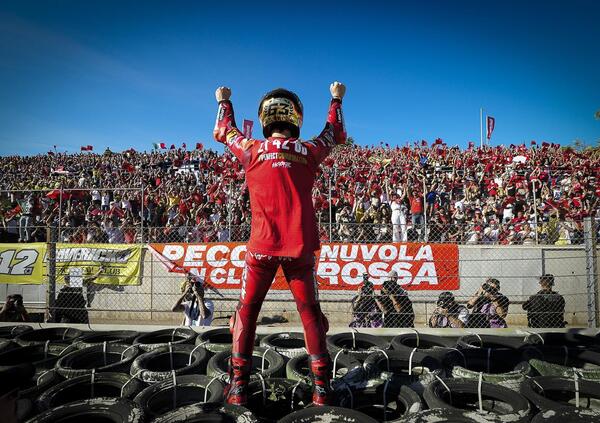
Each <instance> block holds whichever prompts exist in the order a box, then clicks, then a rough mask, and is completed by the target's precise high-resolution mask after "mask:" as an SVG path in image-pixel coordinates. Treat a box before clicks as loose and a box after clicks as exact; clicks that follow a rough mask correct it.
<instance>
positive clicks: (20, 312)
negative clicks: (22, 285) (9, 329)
mask: <svg viewBox="0 0 600 423" xmlns="http://www.w3.org/2000/svg"><path fill="white" fill-rule="evenodd" d="M28 321H29V314H28V313H27V310H25V306H24V305H23V296H22V295H21V294H12V295H9V296H7V297H6V302H5V303H4V305H3V306H2V310H0V322H28Z"/></svg>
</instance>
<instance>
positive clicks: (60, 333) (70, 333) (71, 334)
mask: <svg viewBox="0 0 600 423" xmlns="http://www.w3.org/2000/svg"><path fill="white" fill-rule="evenodd" d="M81 335H83V331H81V330H79V329H74V328H70V327H57V328H45V329H35V330H31V331H27V332H24V333H21V334H20V335H18V336H16V337H15V342H16V343H17V344H19V345H21V346H23V347H27V346H29V345H45V344H46V342H47V341H50V343H53V344H54V343H56V344H63V345H71V344H72V343H73V341H75V340H76V339H77V338H79V337H80V336H81Z"/></svg>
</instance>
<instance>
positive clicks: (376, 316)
mask: <svg viewBox="0 0 600 423" xmlns="http://www.w3.org/2000/svg"><path fill="white" fill-rule="evenodd" d="M351 305H352V322H350V325H349V326H350V327H351V328H380V327H383V319H382V316H381V310H380V309H379V307H378V306H377V303H376V302H375V291H374V290H373V283H372V282H371V281H369V275H368V274H367V273H364V274H363V284H362V286H361V287H360V291H359V292H358V295H357V296H355V297H354V298H352V302H351Z"/></svg>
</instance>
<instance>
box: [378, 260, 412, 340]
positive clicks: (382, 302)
mask: <svg viewBox="0 0 600 423" xmlns="http://www.w3.org/2000/svg"><path fill="white" fill-rule="evenodd" d="M375 302H376V303H377V306H378V307H379V309H380V310H381V311H382V313H383V327H385V328H412V327H414V326H415V312H414V310H413V305H412V301H411V300H410V298H408V293H407V292H406V290H404V289H403V288H402V287H401V286H400V285H398V272H396V271H395V270H392V271H391V272H390V273H389V274H388V279H387V280H386V281H385V282H384V283H383V286H382V287H381V295H379V296H377V297H375Z"/></svg>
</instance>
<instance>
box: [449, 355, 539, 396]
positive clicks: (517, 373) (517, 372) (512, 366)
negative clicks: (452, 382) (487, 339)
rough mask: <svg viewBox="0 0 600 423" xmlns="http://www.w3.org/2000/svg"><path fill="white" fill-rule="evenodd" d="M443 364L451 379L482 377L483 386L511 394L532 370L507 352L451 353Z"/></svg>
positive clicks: (518, 358)
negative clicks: (492, 385)
mask: <svg viewBox="0 0 600 423" xmlns="http://www.w3.org/2000/svg"><path fill="white" fill-rule="evenodd" d="M455 363H460V364H461V365H458V364H455ZM444 364H445V367H446V368H447V369H448V374H451V375H452V377H454V378H458V379H460V378H464V379H478V378H479V376H480V375H482V377H483V380H484V381H486V382H490V383H497V384H499V385H501V386H504V387H506V388H510V389H513V390H518V389H519V387H520V386H521V383H522V382H523V381H524V380H525V377H527V376H528V375H530V374H531V366H530V365H529V363H528V362H527V361H522V357H521V352H520V351H519V350H512V349H506V348H502V349H492V348H468V349H465V350H458V351H451V352H449V353H448V354H446V356H445V358H444Z"/></svg>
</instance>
